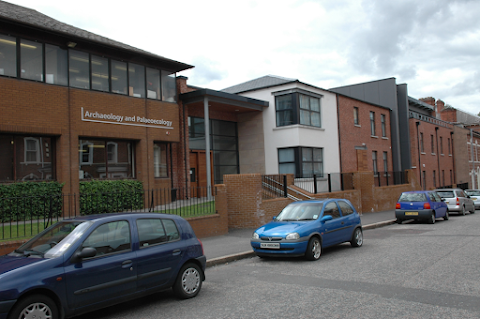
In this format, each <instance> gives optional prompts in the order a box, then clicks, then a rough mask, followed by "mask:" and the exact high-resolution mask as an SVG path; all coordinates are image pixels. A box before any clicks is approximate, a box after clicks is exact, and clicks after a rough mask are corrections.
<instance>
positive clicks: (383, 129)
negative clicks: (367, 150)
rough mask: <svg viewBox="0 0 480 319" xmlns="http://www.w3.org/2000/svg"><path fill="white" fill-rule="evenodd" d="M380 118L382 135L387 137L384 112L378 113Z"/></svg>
mask: <svg viewBox="0 0 480 319" xmlns="http://www.w3.org/2000/svg"><path fill="white" fill-rule="evenodd" d="M380 119H381V122H382V137H387V127H386V123H385V114H382V115H380Z"/></svg>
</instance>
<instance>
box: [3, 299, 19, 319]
mask: <svg viewBox="0 0 480 319" xmlns="http://www.w3.org/2000/svg"><path fill="white" fill-rule="evenodd" d="M15 302H17V300H7V301H0V319H5V318H7V315H8V312H9V311H10V309H12V307H13V305H14V304H15Z"/></svg>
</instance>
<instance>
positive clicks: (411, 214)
mask: <svg viewBox="0 0 480 319" xmlns="http://www.w3.org/2000/svg"><path fill="white" fill-rule="evenodd" d="M405 216H418V212H405Z"/></svg>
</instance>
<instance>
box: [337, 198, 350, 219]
mask: <svg viewBox="0 0 480 319" xmlns="http://www.w3.org/2000/svg"><path fill="white" fill-rule="evenodd" d="M338 206H340V210H341V211H342V216H348V215H351V214H353V208H352V206H350V205H348V204H347V203H346V202H342V201H339V202H338Z"/></svg>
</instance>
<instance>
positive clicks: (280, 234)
mask: <svg viewBox="0 0 480 319" xmlns="http://www.w3.org/2000/svg"><path fill="white" fill-rule="evenodd" d="M344 242H350V243H351V245H352V246H354V247H360V246H362V244H363V231H362V223H361V221H360V216H359V215H358V213H357V211H356V210H355V208H354V207H353V205H352V204H351V203H350V202H349V201H348V200H346V199H325V200H310V201H299V202H294V203H291V204H289V205H287V206H286V207H285V208H284V209H283V210H282V211H281V213H280V214H279V215H278V216H276V217H274V219H273V222H270V223H268V224H266V225H263V226H262V227H260V228H258V229H257V230H255V232H254V233H253V236H252V238H251V240H250V243H251V245H252V248H253V251H254V252H255V254H256V255H257V256H259V257H278V256H291V257H293V256H305V257H306V258H307V259H308V260H318V259H319V258H320V256H321V254H322V249H323V248H326V247H329V246H333V245H337V244H340V243H344Z"/></svg>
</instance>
